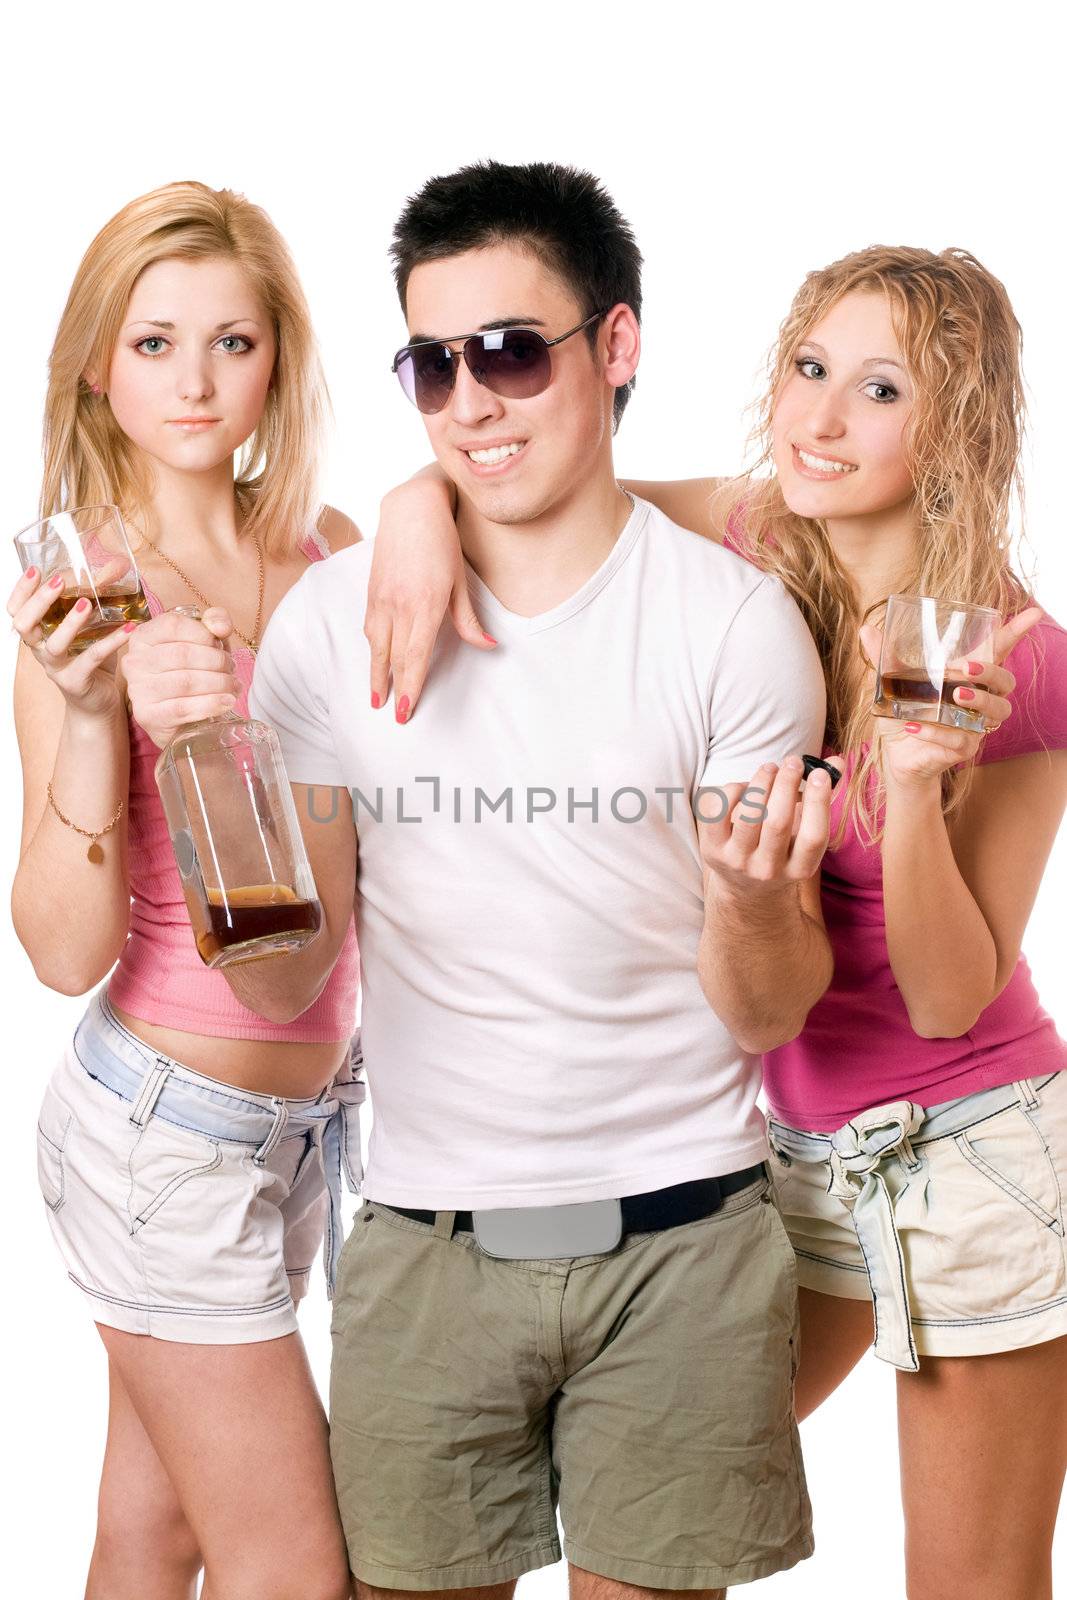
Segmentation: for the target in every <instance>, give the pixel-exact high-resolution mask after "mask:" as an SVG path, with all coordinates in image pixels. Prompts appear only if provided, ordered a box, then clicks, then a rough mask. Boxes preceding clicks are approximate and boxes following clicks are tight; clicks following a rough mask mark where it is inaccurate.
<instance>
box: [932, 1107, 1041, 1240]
mask: <svg viewBox="0 0 1067 1600" xmlns="http://www.w3.org/2000/svg"><path fill="white" fill-rule="evenodd" d="M955 1145H956V1148H957V1150H958V1151H959V1152H960V1154H961V1155H962V1156H963V1157H964V1159H965V1160H966V1161H968V1162H969V1163H970V1165H971V1166H972V1167H973V1168H974V1169H975V1171H976V1172H980V1173H981V1174H982V1175H983V1177H985V1178H988V1180H989V1182H990V1183H995V1184H996V1186H997V1188H998V1189H1000V1190H1002V1191H1003V1193H1004V1194H1006V1195H1010V1196H1011V1198H1012V1199H1013V1200H1015V1201H1017V1202H1018V1204H1019V1205H1020V1206H1022V1207H1023V1208H1024V1209H1025V1210H1026V1211H1029V1213H1030V1215H1031V1216H1032V1217H1034V1218H1036V1220H1037V1221H1038V1222H1040V1223H1041V1224H1042V1226H1044V1227H1046V1228H1051V1229H1052V1231H1053V1233H1056V1234H1058V1235H1059V1236H1060V1237H1061V1238H1062V1237H1063V1220H1062V1217H1061V1216H1060V1195H1059V1185H1058V1183H1057V1181H1056V1174H1055V1172H1054V1171H1053V1168H1052V1164H1051V1162H1050V1160H1049V1154H1048V1150H1047V1148H1046V1146H1045V1142H1044V1140H1043V1139H1042V1137H1041V1135H1040V1133H1039V1132H1038V1130H1037V1129H1036V1128H1035V1127H1034V1125H1033V1123H1032V1122H1031V1121H1030V1118H1029V1117H1028V1116H1026V1114H1025V1112H1023V1111H1022V1109H1021V1108H1020V1107H1018V1106H1012V1107H1010V1108H1009V1110H1007V1111H1004V1112H1001V1113H1000V1115H999V1116H996V1117H992V1118H990V1119H989V1121H988V1122H983V1123H979V1124H977V1125H976V1126H975V1127H973V1128H967V1129H964V1131H963V1132H962V1133H957V1134H956V1135H955Z"/></svg>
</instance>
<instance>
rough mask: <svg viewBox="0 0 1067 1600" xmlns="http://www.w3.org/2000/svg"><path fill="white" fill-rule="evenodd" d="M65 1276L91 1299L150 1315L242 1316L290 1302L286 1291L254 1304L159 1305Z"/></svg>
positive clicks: (70, 1274)
mask: <svg viewBox="0 0 1067 1600" xmlns="http://www.w3.org/2000/svg"><path fill="white" fill-rule="evenodd" d="M67 1277H68V1278H69V1279H70V1281H71V1283H73V1284H74V1285H75V1286H76V1288H78V1289H80V1290H81V1291H82V1293H83V1294H87V1295H89V1296H90V1297H91V1298H92V1299H93V1300H106V1301H107V1303H108V1305H113V1306H126V1307H128V1308H129V1310H131V1311H147V1312H149V1313H150V1314H152V1315H155V1313H156V1312H159V1313H160V1314H161V1315H164V1316H178V1317H244V1316H248V1315H249V1314H250V1313H252V1312H262V1311H280V1310H281V1309H282V1307H283V1306H287V1305H291V1304H292V1296H291V1295H290V1294H288V1293H287V1294H283V1295H279V1296H278V1297H277V1298H276V1299H274V1300H266V1301H263V1302H261V1303H260V1304H259V1305H256V1306H161V1305H155V1304H153V1303H152V1302H145V1301H142V1300H124V1299H123V1298H122V1296H121V1295H117V1294H107V1293H106V1292H105V1291H104V1290H103V1289H94V1288H92V1287H91V1286H90V1285H89V1284H87V1283H82V1281H81V1279H80V1278H77V1277H75V1275H74V1273H73V1272H69V1271H68V1273H67Z"/></svg>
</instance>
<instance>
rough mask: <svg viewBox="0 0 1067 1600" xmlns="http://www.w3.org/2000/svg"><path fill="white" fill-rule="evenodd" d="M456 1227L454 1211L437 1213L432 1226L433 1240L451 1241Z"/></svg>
mask: <svg viewBox="0 0 1067 1600" xmlns="http://www.w3.org/2000/svg"><path fill="white" fill-rule="evenodd" d="M455 1226H456V1213H455V1212H454V1211H439V1212H438V1213H437V1221H436V1222H435V1223H434V1225H433V1232H434V1238H435V1239H451V1237H452V1234H453V1232H454V1231H455Z"/></svg>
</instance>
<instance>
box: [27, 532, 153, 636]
mask: <svg viewBox="0 0 1067 1600" xmlns="http://www.w3.org/2000/svg"><path fill="white" fill-rule="evenodd" d="M15 548H16V550H17V551H18V554H19V560H20V561H21V563H22V570H23V571H24V572H25V570H26V568H27V567H37V568H38V570H39V571H40V574H41V582H42V583H43V584H47V583H48V581H49V579H50V578H53V577H54V576H55V574H56V573H57V572H61V573H62V574H63V587H62V589H61V590H59V591H58V593H57V595H56V598H55V599H54V600H53V602H52V604H51V605H50V606H49V608H48V610H47V611H46V612H45V614H44V616H43V617H42V618H41V630H42V632H43V633H44V635H45V637H46V638H47V637H48V635H49V634H50V633H54V632H55V630H56V628H58V627H59V624H60V623H61V622H62V621H63V619H64V618H65V617H66V616H68V615H69V613H70V612H71V611H72V610H73V608H74V606H75V605H76V604H77V602H78V601H79V600H82V599H86V600H91V601H92V603H93V606H94V610H93V611H92V612H91V613H90V615H89V617H88V619H87V621H86V622H85V624H84V626H83V627H81V628H80V629H79V630H78V632H77V633H76V634H75V636H74V638H73V639H72V640H71V643H70V646H69V650H70V654H71V655H78V654H79V653H80V652H81V651H82V650H84V649H86V648H87V647H88V646H89V645H91V644H95V642H96V640H97V639H102V638H103V637H104V636H105V634H109V633H113V632H114V630H115V629H116V628H121V627H124V626H125V624H126V623H127V622H147V621H148V620H149V616H150V612H149V610H148V602H147V601H146V600H145V596H144V590H143V589H142V587H141V575H140V573H139V572H138V570H137V562H136V560H135V559H134V555H133V551H132V550H131V549H130V542H129V539H128V538H127V536H126V529H125V527H124V526H123V523H122V517H121V515H120V514H119V511H118V508H117V506H76V507H74V508H73V509H72V510H70V511H57V512H56V513H55V514H54V515H53V516H50V517H45V518H44V519H43V520H42V521H40V522H34V523H32V524H31V525H30V527H28V528H23V530H22V532H21V533H18V534H16V535H15Z"/></svg>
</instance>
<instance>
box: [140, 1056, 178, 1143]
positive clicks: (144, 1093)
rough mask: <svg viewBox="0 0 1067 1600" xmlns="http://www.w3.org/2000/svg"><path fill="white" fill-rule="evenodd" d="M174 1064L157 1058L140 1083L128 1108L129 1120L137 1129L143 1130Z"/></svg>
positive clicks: (163, 1058)
mask: <svg viewBox="0 0 1067 1600" xmlns="http://www.w3.org/2000/svg"><path fill="white" fill-rule="evenodd" d="M173 1065H174V1063H173V1062H172V1061H168V1060H167V1058H166V1056H157V1057H156V1064H155V1066H154V1067H153V1068H152V1070H151V1071H150V1072H146V1073H145V1075H144V1078H143V1080H142V1082H141V1091H140V1093H139V1094H138V1096H137V1099H136V1100H135V1101H134V1102H133V1105H132V1106H131V1107H130V1118H129V1120H130V1121H131V1122H132V1123H133V1124H134V1125H135V1126H136V1127H138V1128H143V1127H144V1125H145V1123H146V1122H147V1121H148V1119H149V1117H150V1116H151V1115H152V1113H153V1111H154V1110H155V1109H156V1101H157V1100H158V1099H159V1097H160V1095H161V1094H162V1093H163V1085H164V1084H165V1083H166V1081H167V1079H168V1078H169V1077H170V1074H171V1069H172V1068H173Z"/></svg>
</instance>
